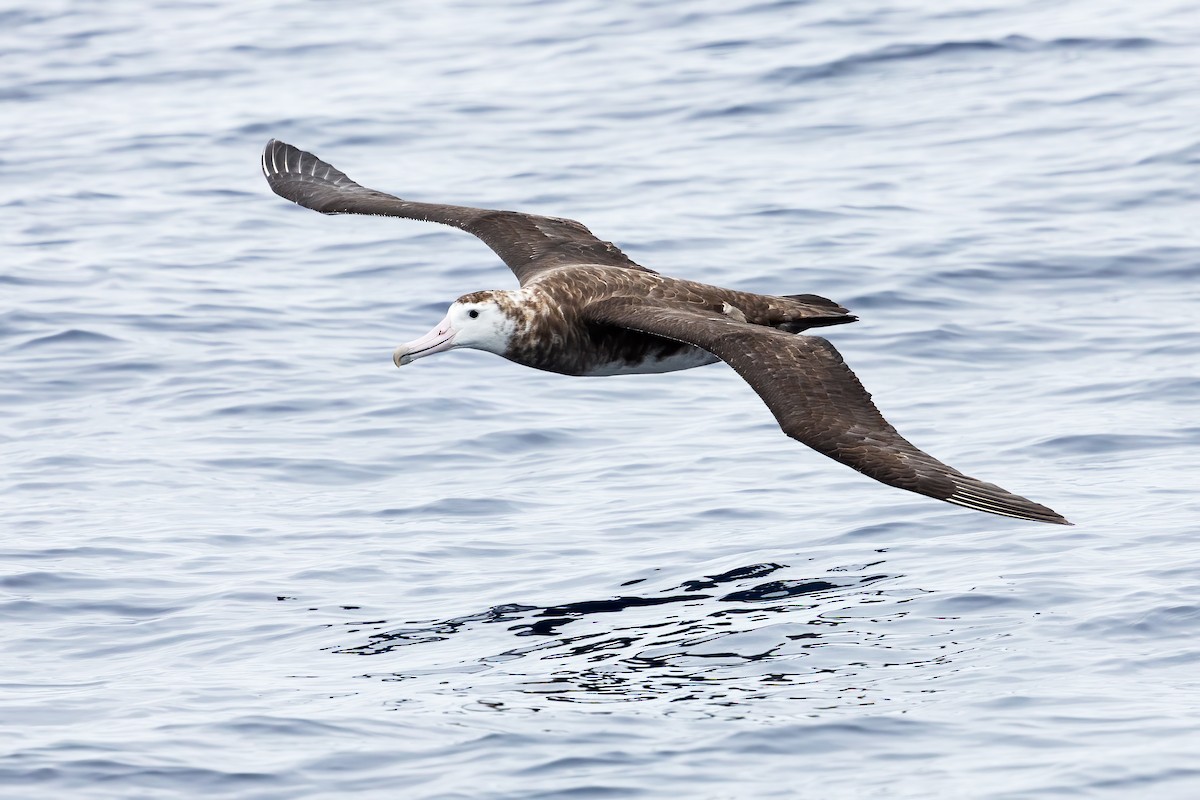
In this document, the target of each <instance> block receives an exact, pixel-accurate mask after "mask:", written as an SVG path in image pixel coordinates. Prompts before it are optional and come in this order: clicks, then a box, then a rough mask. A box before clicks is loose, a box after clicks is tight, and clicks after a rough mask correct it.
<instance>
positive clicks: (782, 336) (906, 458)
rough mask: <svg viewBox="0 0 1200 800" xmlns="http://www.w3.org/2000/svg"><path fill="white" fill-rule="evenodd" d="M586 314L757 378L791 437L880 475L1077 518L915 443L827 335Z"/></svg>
mask: <svg viewBox="0 0 1200 800" xmlns="http://www.w3.org/2000/svg"><path fill="white" fill-rule="evenodd" d="M585 313H586V315H587V317H588V318H589V319H590V320H592V321H595V322H601V323H607V324H610V325H619V326H622V327H625V328H630V329H632V330H637V331H642V332H643V333H651V334H654V335H656V336H663V337H666V338H669V339H675V340H676V341H681V342H687V343H688V344H693V345H696V346H697V347H701V348H703V349H705V350H707V351H709V352H710V353H712V354H713V355H715V356H717V357H719V358H720V359H721V360H722V361H724V362H726V363H727V364H729V365H730V366H731V367H733V368H734V369H735V370H736V371H737V373H738V374H739V375H741V376H742V378H744V379H745V380H746V382H747V383H749V384H750V386H751V387H752V388H753V389H754V391H755V392H757V393H758V395H759V397H761V398H762V399H763V400H764V401H765V402H766V404H767V407H768V408H769V409H771V412H772V413H773V414H774V415H775V419H777V420H778V421H779V426H780V427H781V428H783V431H784V433H786V434H787V435H788V436H791V437H792V438H793V439H796V440H798V441H800V442H803V443H804V444H806V445H808V446H809V447H811V448H813V449H814V450H817V451H818V452H820V453H824V454H825V455H827V456H829V457H830V458H832V459H834V460H836V461H840V462H842V463H843V464H846V465H847V466H850V467H853V468H854V469H856V470H858V471H859V472H861V473H863V474H864V475H867V476H869V477H872V478H874V479H875V480H877V481H880V482H882V483H886V484H888V485H890V486H896V487H898V488H900V489H907V490H908V491H910V492H917V493H918V494H923V495H927V496H929V497H934V498H937V499H938V500H945V501H947V502H950V503H955V504H956V505H960V506H965V507H967V508H973V509H976V510H978V511H987V512H990V513H992V514H1000V515H1002V516H1006V517H1016V518H1018V519H1027V520H1033V521H1037V522H1055V523H1059V524H1063V525H1069V524H1070V523H1069V522H1067V520H1066V519H1064V518H1063V517H1062V516H1060V515H1059V514H1057V513H1055V512H1054V511H1052V510H1050V509H1049V508H1046V507H1045V506H1043V505H1039V504H1037V503H1034V502H1032V501H1030V500H1026V499H1025V498H1024V497H1020V496H1018V495H1015V494H1012V493H1011V492H1008V491H1005V490H1004V489H1001V488H1000V487H999V486H996V485H994V484H991V483H985V482H983V481H980V480H977V479H975V478H972V477H969V476H967V475H964V474H963V473H961V472H959V471H958V470H956V469H954V468H953V467H949V466H947V465H945V464H943V463H942V462H940V461H938V460H937V459H936V458H934V457H933V456H931V455H929V454H928V453H926V452H924V451H922V450H920V449H918V448H917V447H915V446H914V445H913V444H912V443H910V442H909V441H908V440H907V439H905V438H904V437H903V436H901V435H900V434H899V433H898V432H897V431H896V429H895V428H893V427H892V426H891V425H890V424H889V423H888V421H887V420H885V419H884V418H883V415H882V414H880V413H879V409H877V408H876V407H875V404H874V403H872V402H871V395H870V394H868V393H867V390H866V389H864V388H863V385H862V384H861V383H860V382H859V380H858V378H857V377H856V376H855V375H854V373H853V372H851V371H850V368H849V367H847V366H846V364H845V362H844V361H843V360H842V357H841V355H840V354H839V353H838V351H837V350H835V349H834V347H833V345H832V344H830V343H829V342H828V341H826V340H825V339H822V338H820V337H817V336H807V335H795V334H789V333H786V332H784V331H779V330H776V329H774V328H767V327H763V326H758V325H749V324H746V323H744V322H739V321H737V320H734V319H730V318H728V317H724V316H722V315H720V314H717V313H714V312H706V311H702V310H692V309H679V308H669V307H657V306H651V305H646V304H644V303H642V302H639V301H638V300H637V299H633V298H628V299H627V298H613V299H610V300H606V301H602V302H599V303H595V304H593V305H592V306H589V307H588V309H587V310H586V312H585Z"/></svg>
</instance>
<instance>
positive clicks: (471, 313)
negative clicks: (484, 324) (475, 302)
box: [467, 308, 479, 319]
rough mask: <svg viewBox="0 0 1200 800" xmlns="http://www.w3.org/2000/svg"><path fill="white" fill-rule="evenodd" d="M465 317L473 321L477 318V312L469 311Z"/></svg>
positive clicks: (474, 310) (475, 310) (476, 310)
mask: <svg viewBox="0 0 1200 800" xmlns="http://www.w3.org/2000/svg"><path fill="white" fill-rule="evenodd" d="M467 316H468V317H470V318H471V319H475V318H476V317H478V316H479V310H478V309H474V308H472V309H471V310H470V311H468V312H467Z"/></svg>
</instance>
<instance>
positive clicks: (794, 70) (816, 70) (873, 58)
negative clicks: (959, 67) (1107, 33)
mask: <svg viewBox="0 0 1200 800" xmlns="http://www.w3.org/2000/svg"><path fill="white" fill-rule="evenodd" d="M1159 44H1162V43H1161V42H1159V41H1157V40H1155V39H1147V38H1142V37H1128V38H1113V39H1106V38H1076V37H1069V38H1061V39H1049V40H1041V39H1033V38H1030V37H1028V36H1020V35H1016V34H1014V35H1012V36H1005V37H1004V38H1002V39H977V40H971V41H962V42H935V43H930V44H893V45H888V46H886V47H880V48H877V49H875V50H869V51H867V52H865V53H856V54H854V55H849V56H844V57H842V58H837V59H834V60H832V61H827V62H825V63H822V64H811V65H808V66H796V67H781V68H779V69H776V70H773V71H771V72H769V73H767V75H766V76H765V79H766V80H767V81H770V82H772V83H787V84H794V83H804V82H807V81H812V80H823V79H825V78H835V77H840V76H842V75H846V74H849V73H851V72H854V71H856V70H858V69H859V68H861V67H866V66H870V65H872V64H880V63H886V62H890V61H915V60H918V59H923V58H931V57H940V56H947V55H957V54H963V53H967V54H970V53H986V52H997V51H1007V52H1014V53H1038V52H1052V51H1057V50H1131V49H1140V48H1145V47H1153V46H1156V45H1159Z"/></svg>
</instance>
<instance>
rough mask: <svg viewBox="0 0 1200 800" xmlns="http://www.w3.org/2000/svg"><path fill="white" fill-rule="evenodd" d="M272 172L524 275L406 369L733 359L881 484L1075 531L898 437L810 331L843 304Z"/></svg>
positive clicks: (280, 149) (286, 154) (533, 224)
mask: <svg viewBox="0 0 1200 800" xmlns="http://www.w3.org/2000/svg"><path fill="white" fill-rule="evenodd" d="M262 163H263V172H264V174H265V175H266V177H267V181H268V182H269V184H270V185H271V188H272V189H273V190H274V191H275V192H276V193H277V194H279V195H280V196H282V197H285V198H287V199H289V200H292V201H293V202H296V203H298V204H300V205H302V206H305V207H307V208H311V209H313V210H316V211H320V212H323V213H327V214H345V213H349V214H376V215H384V216H396V217H404V218H408V219H417V220H424V221H429V222H439V223H442V224H446V225H451V226H454V227H457V228H461V229H463V230H465V231H467V232H469V233H472V234H474V235H476V236H478V237H479V238H480V239H482V240H483V241H484V242H485V243H486V244H488V245H489V246H490V247H491V248H492V249H493V250H494V251H496V253H497V254H499V255H500V256H501V258H502V259H503V260H504V261H505V263H506V264H508V266H509V267H510V268H511V269H512V271H513V272H514V273H515V274H516V276H517V278H518V279H519V281H520V283H521V288H519V289H516V290H511V291H503V290H492V291H483V292H473V293H471V294H467V295H463V296H462V297H460V298H459V299H458V300H457V301H455V302H454V303H453V304H452V305H451V307H450V310H449V312H448V314H447V315H446V318H445V319H444V320H442V322H441V323H439V324H438V326H437V327H436V328H434V329H433V330H432V331H430V332H429V333H428V334H426V335H425V336H423V337H421V338H420V339H417V340H415V341H413V342H410V343H408V344H406V345H402V346H401V347H399V348H397V350H396V352H395V354H394V356H393V358H394V360H395V362H396V365H397V366H401V365H404V364H407V363H409V362H411V361H413V360H415V359H417V358H421V357H424V356H427V355H431V354H433V353H437V352H441V351H444V350H449V349H453V348H458V347H470V348H474V349H479V350H485V351H488V352H492V353H495V354H497V355H500V356H503V357H505V358H507V359H509V360H510V361H514V362H516V363H518V364H522V365H524V366H528V367H534V368H536V369H542V370H547V371H550V372H558V373H562V374H565V375H581V376H602V375H623V374H635V373H657V372H671V371H675V370H680V369H690V368H693V367H698V366H703V365H705V364H712V363H715V362H717V361H725V362H726V363H728V364H729V365H730V366H731V367H733V368H734V370H736V371H737V372H738V374H739V375H741V376H742V378H744V379H745V380H746V381H747V383H749V384H750V385H751V386H752V387H753V388H754V390H755V391H756V392H757V393H758V394H759V396H760V397H762V399H763V401H764V402H765V403H766V404H767V407H768V408H770V410H771V411H772V412H773V413H774V414H775V417H776V419H777V420H778V421H779V424H780V427H781V428H783V430H784V432H785V433H787V434H788V435H789V436H791V437H792V438H794V439H797V440H799V441H801V442H803V443H804V444H807V445H809V446H810V447H812V448H814V449H816V450H817V451H819V452H821V453H824V454H825V455H827V456H829V457H831V458H834V459H836V460H838V461H841V462H842V463H844V464H846V465H848V466H851V467H853V468H854V469H857V470H858V471H860V472H862V473H864V474H866V475H868V476H870V477H872V478H875V479H876V480H879V481H881V482H883V483H887V484H889V485H892V486H896V487H899V488H902V489H907V490H909V491H913V492H918V493H920V494H924V495H928V496H930V497H935V498H937V499H940V500H945V501H947V502H950V503H955V504H957V505H960V506H965V507H967V508H974V509H977V510H980V511H987V512H990V513H994V514H1000V515H1003V516H1010V517H1017V518H1020V519H1029V520H1036V521H1041V522H1055V523H1060V524H1070V523H1068V522H1067V521H1066V520H1065V519H1064V518H1063V517H1062V516H1060V515H1059V514H1057V513H1055V512H1054V511H1052V510H1051V509H1049V508H1046V507H1045V506H1042V505H1039V504H1037V503H1034V502H1032V501H1030V500H1027V499H1025V498H1023V497H1020V496H1018V495H1015V494H1012V493H1011V492H1008V491H1006V490H1004V489H1001V488H1000V487H998V486H995V485H993V484H990V483H985V482H983V481H980V480H977V479H975V478H971V477H969V476H967V475H964V474H963V473H961V472H959V471H958V470H955V469H954V468H952V467H949V466H947V465H945V464H943V463H942V462H940V461H938V460H937V459H935V458H933V457H932V456H930V455H929V454H928V453H925V452H924V451H922V450H920V449H918V448H916V447H915V446H913V445H912V444H911V443H910V442H908V441H907V440H906V439H904V438H903V437H902V436H900V434H899V433H898V432H896V430H895V428H893V427H892V426H891V425H890V424H889V423H888V422H887V421H886V420H885V419H884V418H883V417H882V415H880V413H879V411H878V410H877V409H876V408H875V406H874V404H873V403H872V402H871V397H870V395H869V394H868V393H867V391H866V390H865V389H864V388H863V387H862V384H860V383H859V381H858V379H857V378H856V377H855V375H854V373H853V372H851V371H850V369H849V368H848V367H847V366H846V365H845V363H844V362H843V361H842V358H841V355H840V354H839V353H838V352H837V350H835V349H834V347H833V345H832V344H830V343H829V342H828V341H826V340H825V339H823V338H820V337H816V336H809V335H803V334H802V332H803V331H806V330H808V329H810V328H815V327H824V326H829V325H839V324H843V323H848V322H853V321H855V319H857V318H856V317H854V316H852V315H850V314H849V312H848V311H847V310H846V309H845V308H843V307H841V306H840V305H838V304H837V303H834V302H832V301H830V300H827V299H825V298H823V297H819V296H817V295H807V294H804V295H786V296H772V295H760V294H752V293H749V292H740V291H736V290H733V289H726V288H723V287H719V286H709V285H707V284H702V283H695V282H693V281H687V280H680V279H677V278H671V277H667V276H664V275H660V274H658V273H657V272H654V271H652V270H649V269H646V268H645V267H643V266H641V265H639V264H636V263H634V262H633V261H631V260H630V259H629V258H628V257H627V256H625V254H624V253H622V252H621V251H620V250H619V249H618V248H617V247H616V246H614V245H613V244H611V243H609V242H604V241H601V240H599V239H597V238H596V237H595V236H593V235H592V234H591V232H590V231H589V230H588V229H587V228H585V227H584V226H583V225H581V224H580V223H578V222H575V221H573V220H567V219H558V218H554V217H542V216H537V215H532V214H522V213H518V212H513V211H494V210H489V209H479V208H472V207H468V206H450V205H440V204H434V203H416V202H411V201H407V200H402V199H400V198H398V197H394V196H392V195H389V194H385V193H383V192H378V191H375V190H373V189H367V188H365V187H363V186H360V185H359V184H357V183H355V182H354V181H352V180H350V179H349V178H348V177H346V175H345V174H344V173H342V172H340V171H338V170H336V169H334V168H333V167H332V166H330V165H329V164H327V163H325V162H324V161H321V160H320V159H318V158H317V157H316V156H314V155H312V154H311V153H306V152H303V151H301V150H298V149H296V148H295V147H292V146H291V145H287V144H284V143H282V142H277V141H274V140H272V141H271V142H270V143H268V145H267V148H266V150H265V151H264V153H263V162H262Z"/></svg>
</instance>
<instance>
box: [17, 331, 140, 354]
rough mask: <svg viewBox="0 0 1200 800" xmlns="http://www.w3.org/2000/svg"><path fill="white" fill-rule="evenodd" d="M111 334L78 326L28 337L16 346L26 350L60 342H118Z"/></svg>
mask: <svg viewBox="0 0 1200 800" xmlns="http://www.w3.org/2000/svg"><path fill="white" fill-rule="evenodd" d="M119 341H121V340H120V339H117V338H115V337H113V336H107V335H105V334H103V333H96V332H95V331H85V330H81V329H79V328H72V329H70V330H66V331H62V332H61V333H55V334H52V335H50V336H40V337H38V338H36V339H30V340H29V341H27V342H25V343H24V344H22V345H19V346H18V347H17V349H18V350H27V349H31V348H35V347H43V346H54V345H60V344H109V343H111V342H119Z"/></svg>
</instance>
